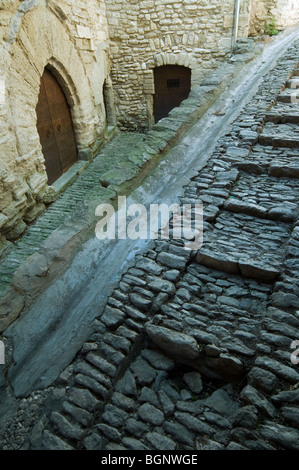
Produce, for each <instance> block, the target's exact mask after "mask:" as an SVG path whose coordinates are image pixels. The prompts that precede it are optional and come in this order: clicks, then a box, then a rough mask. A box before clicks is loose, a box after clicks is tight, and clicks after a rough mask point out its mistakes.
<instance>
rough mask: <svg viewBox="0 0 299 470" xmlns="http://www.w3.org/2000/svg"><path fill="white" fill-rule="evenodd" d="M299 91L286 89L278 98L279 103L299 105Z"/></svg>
mask: <svg viewBox="0 0 299 470" xmlns="http://www.w3.org/2000/svg"><path fill="white" fill-rule="evenodd" d="M298 99H299V90H298V89H297V88H285V89H284V90H283V91H282V92H281V93H280V94H279V95H278V96H277V101H279V102H281V103H293V104H298Z"/></svg>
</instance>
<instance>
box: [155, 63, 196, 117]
mask: <svg viewBox="0 0 299 470" xmlns="http://www.w3.org/2000/svg"><path fill="white" fill-rule="evenodd" d="M154 80H155V95H154V117H155V122H158V121H159V120H160V119H162V118H163V117H166V116H167V115H168V113H169V111H171V110H172V109H173V108H175V107H176V106H179V105H180V104H181V102H182V101H183V100H185V99H186V98H188V96H189V93H190V89H191V70H190V69H189V68H187V67H183V66H181V65H163V66H162V67H157V68H156V69H155V70H154Z"/></svg>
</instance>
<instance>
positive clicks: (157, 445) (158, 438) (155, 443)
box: [145, 431, 176, 450]
mask: <svg viewBox="0 0 299 470" xmlns="http://www.w3.org/2000/svg"><path fill="white" fill-rule="evenodd" d="M145 440H146V441H147V442H148V443H149V444H150V445H151V446H152V447H153V448H154V449H156V450H175V448H176V443H175V442H174V441H173V440H172V439H170V438H169V437H166V436H163V434H159V433H157V432H155V431H154V432H149V433H147V434H146V435H145Z"/></svg>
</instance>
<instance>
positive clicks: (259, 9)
mask: <svg viewBox="0 0 299 470" xmlns="http://www.w3.org/2000/svg"><path fill="white" fill-rule="evenodd" d="M272 19H273V20H274V24H275V25H276V28H277V30H282V29H284V28H285V27H287V26H292V25H295V24H298V23H299V4H298V1H297V0H251V18H250V29H249V34H250V35H253V36H254V35H257V34H264V33H265V32H266V28H265V25H266V24H270V23H271V21H272Z"/></svg>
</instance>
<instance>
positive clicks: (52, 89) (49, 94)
mask: <svg viewBox="0 0 299 470" xmlns="http://www.w3.org/2000/svg"><path fill="white" fill-rule="evenodd" d="M36 114H37V130H38V133H39V137H40V142H41V145H42V150H43V154H44V157H45V165H46V170H47V174H48V184H53V183H54V181H56V180H57V179H58V178H59V177H60V176H61V175H62V174H63V173H64V172H65V171H66V170H68V168H70V166H72V165H73V164H74V163H75V162H76V161H77V160H78V152H77V145H76V139H75V134H74V129H73V123H72V118H71V113H70V108H69V105H68V103H67V100H66V97H65V95H64V93H63V91H62V88H61V87H60V85H59V83H58V82H57V80H56V78H55V77H54V75H52V73H51V72H50V71H49V70H47V69H45V71H44V74H43V76H42V79H41V87H40V94H39V99H38V104H37V107H36Z"/></svg>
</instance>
